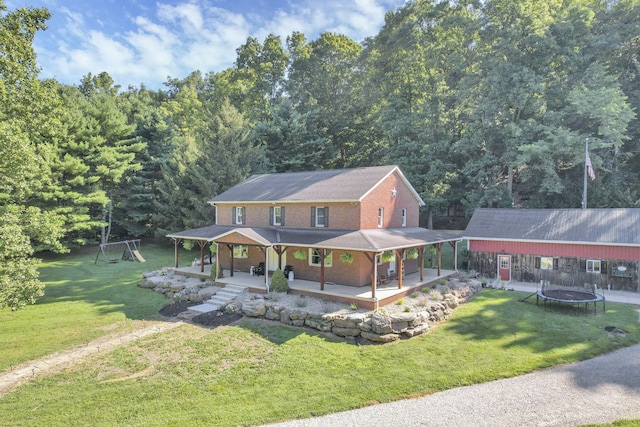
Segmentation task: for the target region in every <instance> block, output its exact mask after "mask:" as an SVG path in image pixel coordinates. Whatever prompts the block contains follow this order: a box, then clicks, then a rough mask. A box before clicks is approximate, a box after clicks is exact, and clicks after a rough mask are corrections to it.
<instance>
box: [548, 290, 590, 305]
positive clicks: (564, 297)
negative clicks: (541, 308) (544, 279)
mask: <svg viewBox="0 0 640 427" xmlns="http://www.w3.org/2000/svg"><path fill="white" fill-rule="evenodd" d="M540 296H541V297H542V298H547V299H551V300H554V301H562V302H593V301H600V299H601V297H600V295H597V294H594V293H591V292H585V291H579V290H572V289H545V290H544V291H540Z"/></svg>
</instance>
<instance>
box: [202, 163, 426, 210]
mask: <svg viewBox="0 0 640 427" xmlns="http://www.w3.org/2000/svg"><path fill="white" fill-rule="evenodd" d="M396 169H398V171H399V172H400V174H401V175H402V172H401V171H400V169H399V168H398V167H397V166H373V167H366V168H355V169H333V170H321V171H313V172H287V173H275V174H261V175H252V176H250V177H249V178H247V179H246V180H245V181H243V182H241V183H240V184H238V185H236V186H234V187H232V188H230V189H229V190H227V191H225V192H224V193H222V194H219V195H217V196H216V197H214V198H213V199H211V200H210V201H209V203H214V204H215V203H218V202H274V201H282V202H305V201H359V200H360V199H361V198H362V197H363V196H365V195H366V194H367V193H368V192H369V191H370V190H371V189H372V188H374V187H375V186H376V185H377V184H378V183H379V182H380V181H381V180H382V179H383V178H385V177H386V176H387V175H389V174H391V173H392V172H393V171H394V170H396ZM402 176H403V178H404V175H402ZM405 181H406V178H405ZM406 182H407V184H408V185H409V188H411V190H412V191H413V192H414V195H415V197H416V198H417V199H418V200H419V202H420V203H421V204H423V203H424V202H423V201H422V199H421V198H420V196H419V195H418V194H417V193H416V192H415V190H414V189H413V187H412V186H411V184H410V183H409V182H408V181H406Z"/></svg>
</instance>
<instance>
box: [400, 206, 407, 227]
mask: <svg viewBox="0 0 640 427" xmlns="http://www.w3.org/2000/svg"><path fill="white" fill-rule="evenodd" d="M401 212H402V213H401V215H402V227H406V226H407V208H402V211H401Z"/></svg>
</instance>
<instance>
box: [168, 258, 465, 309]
mask: <svg viewBox="0 0 640 427" xmlns="http://www.w3.org/2000/svg"><path fill="white" fill-rule="evenodd" d="M200 270H201V267H200V266H194V267H181V268H176V269H175V272H176V274H182V275H185V276H192V277H202V278H209V277H211V266H210V265H205V266H204V272H201V271H200ZM440 273H441V274H440V275H439V276H438V274H437V270H435V269H427V268H425V269H424V280H422V281H421V280H420V273H418V272H416V273H411V274H407V275H405V276H404V277H403V279H402V288H401V289H398V280H391V281H389V282H388V283H385V284H384V285H380V286H377V287H376V298H372V297H371V286H362V287H357V286H347V285H339V284H335V283H331V282H325V284H324V291H322V290H320V282H317V281H312V280H302V279H297V278H294V280H293V281H289V289H290V292H291V293H293V294H304V295H307V296H310V297H315V298H327V299H329V300H332V301H336V302H341V303H347V304H350V303H356V304H358V306H360V307H363V308H369V309H376V308H378V307H382V306H385V305H388V304H391V303H393V302H394V301H397V300H398V299H400V298H402V297H404V296H406V295H409V294H410V293H411V292H414V291H415V290H417V289H420V288H423V287H424V286H425V285H428V284H435V283H437V282H438V280H440V279H442V278H447V277H448V276H450V275H452V274H455V273H456V271H454V270H440ZM216 284H217V285H220V286H224V285H226V284H229V285H237V286H242V287H246V288H248V289H249V290H250V291H251V292H255V293H265V292H266V288H265V277H264V276H252V275H251V274H249V273H245V272H241V271H234V272H233V277H231V276H229V271H228V270H225V271H224V277H222V278H220V279H218V280H216Z"/></svg>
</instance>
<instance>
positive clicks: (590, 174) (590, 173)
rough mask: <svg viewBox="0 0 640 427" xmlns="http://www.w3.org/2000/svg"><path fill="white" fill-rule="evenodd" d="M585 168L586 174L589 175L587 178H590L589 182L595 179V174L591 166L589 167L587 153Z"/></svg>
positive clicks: (589, 161) (589, 159) (589, 162)
mask: <svg viewBox="0 0 640 427" xmlns="http://www.w3.org/2000/svg"><path fill="white" fill-rule="evenodd" d="M585 166H586V167H587V174H588V175H589V178H591V181H593V180H594V179H596V174H595V172H593V166H591V158H590V157H589V153H587V159H586V160H585Z"/></svg>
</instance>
